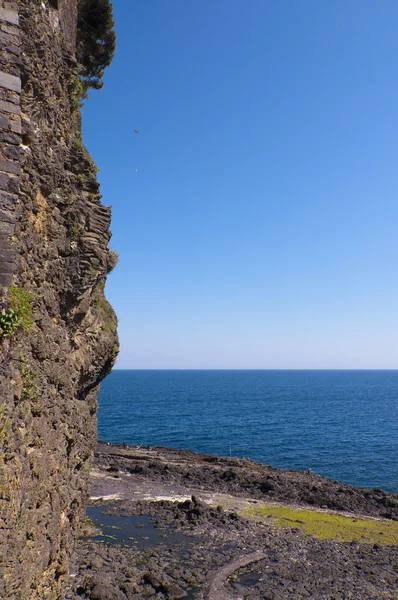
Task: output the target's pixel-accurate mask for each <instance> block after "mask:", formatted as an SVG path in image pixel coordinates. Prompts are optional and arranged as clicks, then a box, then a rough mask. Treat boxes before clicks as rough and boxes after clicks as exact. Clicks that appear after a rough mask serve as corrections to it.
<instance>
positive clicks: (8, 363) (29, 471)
mask: <svg viewBox="0 0 398 600" xmlns="http://www.w3.org/2000/svg"><path fill="white" fill-rule="evenodd" d="M76 6H77V4H76V0H58V2H51V3H49V2H48V1H45V2H42V1H41V0H18V2H12V3H10V2H0V7H2V11H1V12H0V17H5V18H8V19H10V18H14V17H13V15H14V14H15V15H17V13H16V12H15V11H16V10H18V14H19V23H20V28H19V35H20V48H19V50H20V52H17V50H16V48H14V46H13V44H11V39H6V37H7V36H9V37H10V33H5V31H6V30H5V29H4V28H3V29H2V32H1V33H0V43H1V44H2V57H1V59H2V66H1V68H0V70H3V71H4V70H5V69H6V68H7V65H10V64H12V65H13V68H12V72H13V73H14V76H16V75H17V74H19V72H21V79H22V94H21V98H20V104H21V109H22V111H21V110H19V107H18V106H17V104H13V106H14V109H11V107H10V106H8V104H7V103H6V104H4V101H3V100H1V102H2V104H1V106H0V112H2V109H3V110H7V111H8V113H7V114H12V115H14V116H13V117H12V119H13V120H12V122H9V119H7V122H6V121H5V120H4V118H3V120H2V121H1V123H0V125H1V124H2V126H3V128H4V130H3V132H2V133H1V138H0V153H1V152H4V154H5V156H4V157H1V156H0V160H1V162H0V171H1V170H2V169H5V168H7V169H8V171H9V173H8V175H7V177H5V176H4V177H3V179H4V181H3V180H1V181H0V187H1V185H2V183H1V182H3V187H4V185H6V186H7V187H8V190H7V192H6V193H5V192H1V197H0V212H1V214H0V222H1V221H2V220H4V221H5V222H6V219H7V218H8V220H9V221H10V223H9V228H8V229H6V228H5V227H4V228H2V227H1V226H0V248H2V249H4V250H6V251H7V252H8V246H7V244H9V242H10V240H11V245H12V252H13V254H12V255H10V254H7V253H3V254H2V255H1V256H3V258H1V256H0V263H1V264H0V289H1V287H2V286H3V287H4V285H5V284H7V287H8V286H9V284H10V283H12V285H13V286H14V289H15V290H16V293H17V294H18V295H19V296H20V295H21V294H22V295H25V297H28V298H30V300H29V302H28V303H29V305H30V306H31V309H32V320H31V322H29V323H28V322H27V323H26V326H25V327H23V328H21V329H20V330H19V331H18V332H17V334H16V336H14V337H13V338H10V339H6V340H1V341H0V365H1V372H0V397H1V400H0V441H1V452H0V473H1V482H0V565H1V567H0V568H1V569H2V571H1V573H0V575H2V577H0V597H2V598H7V599H8V600H13V599H21V600H22V599H23V600H39V599H40V600H41V599H43V598H48V599H55V598H57V599H58V598H63V597H64V591H63V590H64V587H65V580H66V576H67V573H68V568H69V567H68V562H69V556H70V554H71V552H72V550H73V547H74V538H75V536H76V535H77V533H78V531H79V529H80V519H81V516H82V515H83V514H84V509H85V504H86V502H87V498H88V483H89V482H88V476H89V467H90V462H91V458H92V451H93V447H94V445H95V441H96V426H97V423H96V410H97V399H96V398H97V391H98V384H99V382H100V381H101V379H102V378H103V377H104V376H105V375H106V374H107V373H108V372H109V371H110V369H111V367H112V365H113V362H114V360H115V355H116V353H117V337H116V317H115V315H114V313H113V310H112V309H111V307H110V306H109V304H108V303H107V301H106V300H105V298H104V294H103V289H104V284H105V278H106V273H107V270H108V260H109V251H108V243H109V238H110V232H109V223H110V210H109V208H106V207H104V206H102V205H101V203H100V196H99V194H98V184H97V182H96V169H95V166H94V164H93V162H92V160H91V158H90V156H89V155H88V153H87V151H86V150H85V148H84V146H83V144H82V142H81V133H80V115H79V111H78V109H77V108H76V107H73V105H72V103H71V92H70V89H71V88H70V86H71V82H76V81H77V67H76V61H75V58H74V56H73V52H74V38H75V34H76ZM56 7H58V10H56ZM4 9H5V10H4ZM10 11H11V12H10ZM10 14H11V17H10V16H9V15H10ZM15 19H16V23H17V22H18V19H17V17H16V18H15ZM10 27H11V25H10V24H9V25H7V31H9V29H10ZM15 27H17V25H15ZM4 36H5V37H4ZM15 39H16V38H15ZM10 53H11V54H10ZM12 57H14V58H12ZM3 79H4V78H3ZM2 81H3V80H1V81H0V87H1V85H2ZM10 81H11V83H13V82H14V80H13V79H12V80H10ZM11 99H12V98H7V102H8V103H10V102H11ZM19 112H21V120H18V119H19V115H18V113H19ZM10 118H11V117H10ZM7 128H9V129H10V131H7ZM21 139H22V145H21V146H19V144H20V142H21ZM5 161H8V162H5ZM12 161H14V162H15V164H16V165H18V170H16V169H15V168H14V166H12V167H10V166H9V164H10V165H11V162H12ZM14 162H13V163H12V165H14ZM19 167H20V169H19ZM19 170H20V177H17V173H19ZM0 179H1V178H0ZM11 222H12V223H11ZM14 222H15V232H14ZM11 235H13V237H12V239H11V238H10V236H11ZM7 236H8V238H7ZM6 254H7V257H8V258H7V259H10V260H12V264H11V263H10V268H9V271H10V270H12V271H13V273H14V275H13V280H12V282H11V280H10V279H7V280H6V279H4V278H3V279H2V274H4V266H5V263H4V260H5V257H6ZM1 261H3V262H1ZM7 264H8V263H7ZM7 268H8V267H7ZM8 275H9V273H8V271H7V277H8ZM27 294H28V296H27ZM7 302H8V297H7V295H4V294H3V297H2V299H1V305H0V308H1V307H2V306H4V305H7Z"/></svg>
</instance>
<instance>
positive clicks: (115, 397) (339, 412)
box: [99, 371, 398, 492]
mask: <svg viewBox="0 0 398 600" xmlns="http://www.w3.org/2000/svg"><path fill="white" fill-rule="evenodd" d="M99 402H100V408H99V437H100V439H103V440H107V441H109V442H113V443H122V442H123V441H125V442H126V443H127V444H143V445H151V446H168V447H173V448H184V449H188V450H194V451H197V452H204V453H207V454H219V455H224V456H229V455H232V456H240V457H248V458H251V459H253V460H256V461H259V462H262V463H264V464H267V465H272V466H274V467H281V468H284V469H300V470H305V469H309V468H311V469H312V470H313V471H314V472H316V473H318V474H320V475H324V476H326V477H329V478H331V479H337V480H339V481H343V482H345V483H349V484H352V485H356V486H360V487H368V488H371V487H381V488H384V489H386V490H390V491H393V492H398V371H114V372H113V373H112V374H111V375H110V376H109V377H108V378H107V379H106V380H105V381H104V382H103V383H102V386H101V392H100V395H99Z"/></svg>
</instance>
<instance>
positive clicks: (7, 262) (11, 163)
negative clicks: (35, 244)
mask: <svg viewBox="0 0 398 600" xmlns="http://www.w3.org/2000/svg"><path fill="white" fill-rule="evenodd" d="M20 134H21V78H20V31H19V15H18V10H17V7H16V6H15V4H10V3H3V6H2V7H0V296H1V295H2V294H4V292H6V291H7V288H8V287H9V286H10V285H11V282H12V274H13V271H14V260H15V252H14V251H13V249H12V236H13V234H14V227H15V206H16V203H17V201H18V196H17V194H18V188H19V175H20V163H19V157H20V148H19V146H20V143H21V139H20Z"/></svg>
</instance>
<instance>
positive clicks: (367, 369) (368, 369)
mask: <svg viewBox="0 0 398 600" xmlns="http://www.w3.org/2000/svg"><path fill="white" fill-rule="evenodd" d="M113 371H398V368H395V369H393V368H377V367H376V368H367V367H359V368H358V367H357V368H355V367H343V368H338V367H326V368H319V367H318V368H292V367H276V368H230V367H222V368H217V367H203V368H202V367H167V368H164V367H163V368H162V367H140V368H138V367H118V368H113V369H112V372H113Z"/></svg>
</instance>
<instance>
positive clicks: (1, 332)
mask: <svg viewBox="0 0 398 600" xmlns="http://www.w3.org/2000/svg"><path fill="white" fill-rule="evenodd" d="M20 324H21V319H20V317H19V316H18V315H17V313H16V312H15V310H12V309H7V310H6V309H5V308H3V310H2V311H1V313H0V340H3V339H5V338H9V337H11V336H12V335H13V334H14V333H15V332H16V331H17V329H18V327H19V326H20Z"/></svg>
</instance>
